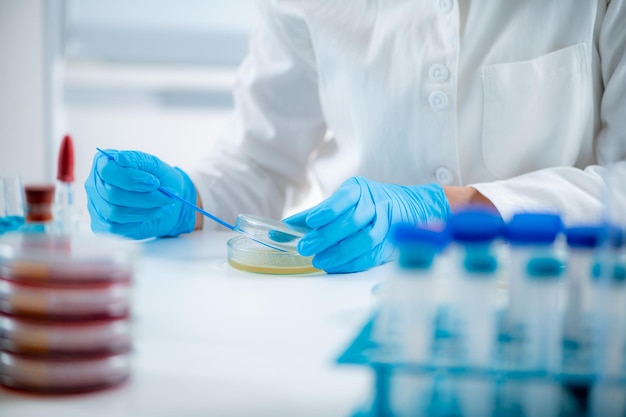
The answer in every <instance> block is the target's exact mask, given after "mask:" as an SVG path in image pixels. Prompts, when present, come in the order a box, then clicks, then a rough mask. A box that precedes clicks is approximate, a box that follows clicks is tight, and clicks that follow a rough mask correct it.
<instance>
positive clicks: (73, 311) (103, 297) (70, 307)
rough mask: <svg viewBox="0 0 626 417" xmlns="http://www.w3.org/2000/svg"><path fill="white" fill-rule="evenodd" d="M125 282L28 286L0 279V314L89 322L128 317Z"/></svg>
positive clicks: (128, 305)
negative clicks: (91, 320) (90, 320)
mask: <svg viewBox="0 0 626 417" xmlns="http://www.w3.org/2000/svg"><path fill="white" fill-rule="evenodd" d="M130 303H131V287H130V285H129V283H127V282H110V283H89V284H74V285H69V284H63V285H58V284H54V283H52V284H50V283H46V284H32V283H28V282H17V281H10V280H6V279H2V278H0V312H3V313H8V314H12V315H18V316H27V317H34V318H44V319H49V320H50V319H54V320H89V319H97V318H110V317H123V316H126V315H128V314H129V312H130Z"/></svg>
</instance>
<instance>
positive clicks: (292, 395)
mask: <svg viewBox="0 0 626 417" xmlns="http://www.w3.org/2000/svg"><path fill="white" fill-rule="evenodd" d="M232 236H233V235H232V234H231V233H229V232H210V233H199V232H196V233H193V234H190V235H187V236H182V237H178V238H171V239H160V240H155V241H150V242H143V243H137V245H140V246H141V248H142V256H141V257H140V260H139V263H138V268H137V274H136V278H135V287H134V301H133V303H134V304H133V311H134V313H133V326H134V332H135V334H134V346H135V349H134V353H133V373H132V376H131V378H130V380H129V381H127V382H125V383H124V384H122V385H120V386H118V387H115V388H112V389H107V390H103V391H98V392H93V393H87V394H79V395H69V396H49V395H35V394H28V393H21V392H17V391H12V390H8V389H4V388H0V417H24V416H28V417H31V416H45V417H56V416H59V417H61V416H62V417H73V416H80V417H100V416H115V417H123V416H150V417H159V416H168V417H170V416H171V417H192V416H198V417H200V416H255V417H262V416H268V417H269V416H271V417H279V416H298V417H306V416H315V417H320V416H324V417H330V416H342V417H343V416H350V415H351V414H352V413H353V412H354V411H355V410H356V409H357V408H358V407H359V406H361V405H362V404H363V402H364V401H365V400H366V398H367V396H368V395H369V393H370V385H371V382H372V378H371V375H370V373H369V371H368V370H367V369H362V368H358V367H353V366H338V365H336V364H335V360H336V358H337V356H338V355H339V354H340V353H341V352H342V350H343V349H344V348H345V347H346V346H347V345H348V344H349V343H350V341H351V340H352V338H353V337H354V336H355V335H356V333H357V332H358V330H359V329H360V327H361V326H362V324H363V323H364V321H365V320H366V319H367V317H368V314H369V313H370V311H371V307H372V306H373V303H374V299H373V296H372V287H373V286H374V285H376V284H377V283H378V282H380V281H382V280H383V279H384V276H385V275H386V274H387V272H388V267H389V266H388V265H387V266H383V267H378V268H374V269H372V270H370V271H366V272H362V273H357V274H346V275H326V274H323V273H320V274H311V275H303V276H275V275H262V274H253V273H247V272H242V271H238V270H235V269H233V268H231V267H230V266H229V265H228V263H227V261H226V241H227V240H228V238H230V237H232Z"/></svg>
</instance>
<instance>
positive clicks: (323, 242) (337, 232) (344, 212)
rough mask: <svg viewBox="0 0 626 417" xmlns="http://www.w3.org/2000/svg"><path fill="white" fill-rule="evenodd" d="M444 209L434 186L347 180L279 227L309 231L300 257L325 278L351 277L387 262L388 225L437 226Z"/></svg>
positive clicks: (443, 200)
mask: <svg viewBox="0 0 626 417" xmlns="http://www.w3.org/2000/svg"><path fill="white" fill-rule="evenodd" d="M449 213H450V205H449V204H448V200H447V198H446V196H445V194H444V192H443V189H442V188H441V187H440V186H439V185H437V184H428V185H419V186H411V187H408V186H401V185H395V184H382V183H379V182H375V181H371V180H368V179H365V178H362V177H352V178H349V179H348V180H347V181H346V182H344V183H343V185H342V186H341V187H340V188H339V190H337V191H336V192H335V193H333V194H332V195H331V196H330V197H329V198H328V199H326V200H324V201H322V202H321V203H320V204H318V205H317V206H315V207H312V208H310V209H308V210H305V211H303V212H300V213H298V214H295V215H293V216H291V217H289V218H287V219H285V220H284V222H285V223H287V224H289V225H293V226H299V227H309V228H311V229H313V230H312V231H310V232H308V233H307V234H306V235H305V236H304V237H303V238H302V239H301V240H300V242H299V243H298V252H299V253H300V254H301V255H303V256H311V255H315V257H314V258H313V265H314V266H315V267H316V268H319V269H323V270H325V271H326V272H329V273H341V272H357V271H363V270H365V269H368V268H371V267H373V266H376V265H380V264H382V263H385V262H387V261H389V260H390V259H391V257H392V255H393V252H394V247H393V245H392V244H391V242H390V241H389V231H390V228H391V225H393V224H397V223H411V224H424V223H431V222H436V221H443V220H445V219H446V218H447V217H448V214H449Z"/></svg>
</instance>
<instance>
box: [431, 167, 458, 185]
mask: <svg viewBox="0 0 626 417" xmlns="http://www.w3.org/2000/svg"><path fill="white" fill-rule="evenodd" d="M435 178H437V181H439V183H440V184H443V185H450V184H452V182H453V181H454V174H453V173H452V171H450V170H449V169H448V168H446V167H439V168H437V170H436V171H435Z"/></svg>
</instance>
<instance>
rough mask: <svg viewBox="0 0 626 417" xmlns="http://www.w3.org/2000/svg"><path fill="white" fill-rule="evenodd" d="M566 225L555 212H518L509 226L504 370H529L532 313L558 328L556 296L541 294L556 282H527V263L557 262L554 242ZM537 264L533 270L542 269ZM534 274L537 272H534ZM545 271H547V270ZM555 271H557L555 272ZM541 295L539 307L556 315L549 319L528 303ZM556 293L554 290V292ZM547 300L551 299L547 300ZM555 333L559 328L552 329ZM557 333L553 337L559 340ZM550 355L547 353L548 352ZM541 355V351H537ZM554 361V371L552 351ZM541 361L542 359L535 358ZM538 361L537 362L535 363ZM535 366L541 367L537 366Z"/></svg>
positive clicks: (503, 324)
mask: <svg viewBox="0 0 626 417" xmlns="http://www.w3.org/2000/svg"><path fill="white" fill-rule="evenodd" d="M562 229H563V225H562V222H561V217H560V216H559V215H558V214H554V213H518V214H515V215H514V216H513V217H512V218H511V220H509V222H508V223H507V225H506V229H505V236H506V239H507V241H508V243H509V251H508V262H507V274H506V277H507V286H508V296H507V306H506V309H505V312H504V315H503V316H502V321H501V323H500V328H499V334H500V337H499V338H500V346H499V355H498V368H499V369H500V370H503V371H522V370H525V369H527V368H528V366H529V363H528V360H529V358H528V356H527V354H526V345H525V342H524V341H525V340H527V335H526V333H527V332H528V331H529V329H527V328H526V326H527V320H529V319H531V318H532V317H531V316H529V314H532V313H538V314H539V315H538V316H536V317H535V318H532V319H533V320H539V321H540V322H541V321H543V320H546V321H549V322H550V323H551V325H552V326H555V325H556V323H558V322H556V321H555V320H558V317H557V316H554V313H555V312H556V310H555V309H556V308H557V305H552V304H550V303H557V302H558V301H557V300H556V299H554V300H553V299H552V298H554V297H557V295H556V294H554V293H550V294H542V291H541V288H542V286H544V285H545V286H547V287H548V288H549V290H554V288H552V287H553V285H552V284H554V282H549V280H547V279H541V278H540V277H535V278H540V279H527V278H528V275H529V274H528V269H527V268H528V263H529V261H530V260H532V259H535V260H540V259H546V262H548V263H550V262H554V261H553V260H551V259H554V256H555V252H554V243H555V241H556V239H557V237H558V235H559V233H560V232H561V231H562ZM536 262H537V261H535V264H534V266H533V269H536V267H537V266H539V265H538V264H537V263H536ZM534 272H537V271H535V270H534ZM544 272H545V271H544ZM555 272H556V271H555ZM534 292H539V296H540V297H542V298H543V299H542V300H541V301H540V302H539V304H540V305H539V306H538V307H540V308H544V309H548V310H550V313H552V314H553V315H551V316H548V315H547V314H548V311H545V310H544V311H532V310H533V309H532V308H531V307H530V306H529V303H532V302H535V301H539V300H535V299H533V298H532V293H534ZM552 292H553V291H552ZM546 297H547V298H548V299H546ZM542 315H544V316H545V317H543V319H542V317H541V316H542ZM553 331H556V329H553ZM556 335H558V331H557V332H556V334H553V335H551V337H556ZM552 349H558V344H557V345H556V346H554V345H553V346H552ZM546 353H547V352H546ZM536 354H537V355H540V352H536ZM550 354H551V356H552V358H550V359H549V362H550V363H551V364H552V369H553V370H554V368H555V367H557V366H558V364H557V363H556V362H555V361H557V359H556V358H555V357H554V356H556V355H557V352H554V351H551V353H550ZM536 360H539V358H536ZM535 362H536V361H535ZM535 365H538V364H537V363H535Z"/></svg>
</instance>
